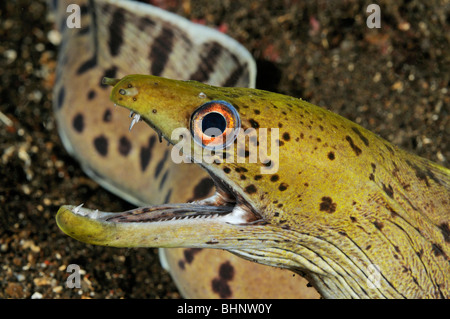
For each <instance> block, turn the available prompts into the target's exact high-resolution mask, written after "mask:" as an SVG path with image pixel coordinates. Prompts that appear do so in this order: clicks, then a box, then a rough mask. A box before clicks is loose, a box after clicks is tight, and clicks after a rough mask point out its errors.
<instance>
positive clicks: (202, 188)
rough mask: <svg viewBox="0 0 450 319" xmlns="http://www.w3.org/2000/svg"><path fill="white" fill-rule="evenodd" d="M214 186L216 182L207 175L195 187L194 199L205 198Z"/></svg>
mask: <svg viewBox="0 0 450 319" xmlns="http://www.w3.org/2000/svg"><path fill="white" fill-rule="evenodd" d="M213 187H214V182H213V181H212V179H210V178H208V177H205V178H203V179H202V180H201V181H200V182H199V183H198V184H197V185H195V187H194V194H193V199H192V200H198V199H202V198H205V197H206V196H207V195H208V194H209V193H210V192H211V189H212V188H213ZM192 200H191V201H192Z"/></svg>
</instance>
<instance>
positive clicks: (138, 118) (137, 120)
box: [129, 114, 141, 132]
mask: <svg viewBox="0 0 450 319" xmlns="http://www.w3.org/2000/svg"><path fill="white" fill-rule="evenodd" d="M140 119H141V116H140V115H139V114H135V115H134V116H133V119H132V120H131V124H130V128H129V130H130V132H131V129H132V128H133V126H134V124H136V123H137V122H139V121H140Z"/></svg>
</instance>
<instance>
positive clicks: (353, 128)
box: [352, 127, 369, 146]
mask: <svg viewBox="0 0 450 319" xmlns="http://www.w3.org/2000/svg"><path fill="white" fill-rule="evenodd" d="M352 130H353V132H355V133H356V135H358V137H359V138H360V139H361V141H362V142H363V143H364V145H366V146H369V140H368V139H367V138H366V137H365V136H364V135H362V133H361V132H360V131H359V130H358V129H357V128H356V127H352Z"/></svg>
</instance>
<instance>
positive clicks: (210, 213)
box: [65, 176, 265, 225]
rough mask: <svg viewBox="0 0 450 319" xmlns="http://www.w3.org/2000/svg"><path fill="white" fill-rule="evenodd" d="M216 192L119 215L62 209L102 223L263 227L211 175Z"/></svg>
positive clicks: (79, 208) (261, 221)
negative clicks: (207, 223)
mask: <svg viewBox="0 0 450 319" xmlns="http://www.w3.org/2000/svg"><path fill="white" fill-rule="evenodd" d="M211 177H212V178H213V180H214V183H215V185H216V189H217V192H216V193H215V194H214V195H213V196H211V197H209V198H206V199H203V200H200V201H195V202H192V203H184V204H163V205H155V206H147V207H139V208H136V209H132V210H129V211H125V212H121V213H109V212H101V211H98V210H95V211H94V210H90V209H85V208H83V207H82V205H79V206H76V207H75V206H65V207H66V209H69V210H70V211H71V212H72V213H74V214H76V215H79V216H82V217H87V218H90V219H94V220H97V221H100V222H106V223H167V222H180V221H181V222H190V221H196V220H208V219H209V220H214V221H216V222H223V223H227V224H234V225H250V224H258V225H260V224H264V223H265V222H264V219H263V218H262V217H261V215H260V214H259V213H257V212H256V211H255V210H254V209H253V208H252V207H251V206H250V205H249V204H248V203H247V202H246V201H245V200H244V199H243V198H242V197H241V196H239V195H238V194H236V193H234V192H233V191H231V190H230V189H229V187H228V186H227V185H226V184H225V183H224V182H223V181H222V180H220V179H219V178H217V177H215V176H211Z"/></svg>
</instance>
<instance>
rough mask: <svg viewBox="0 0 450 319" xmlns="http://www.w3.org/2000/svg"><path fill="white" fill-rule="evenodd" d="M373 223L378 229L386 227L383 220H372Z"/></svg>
mask: <svg viewBox="0 0 450 319" xmlns="http://www.w3.org/2000/svg"><path fill="white" fill-rule="evenodd" d="M372 223H373V224H374V226H375V227H376V228H377V229H378V230H380V231H381V230H382V229H383V227H384V224H383V223H382V222H380V221H378V220H376V221H374V222H372Z"/></svg>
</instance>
